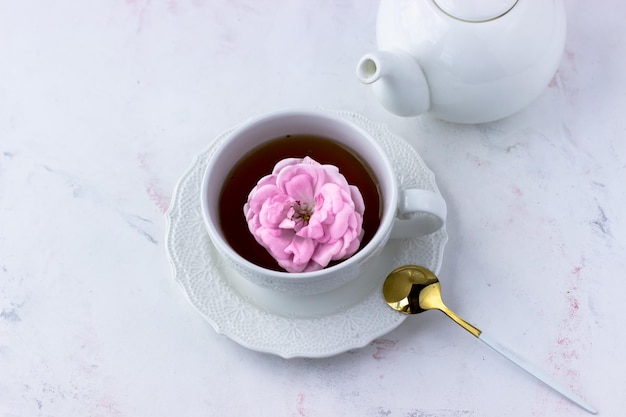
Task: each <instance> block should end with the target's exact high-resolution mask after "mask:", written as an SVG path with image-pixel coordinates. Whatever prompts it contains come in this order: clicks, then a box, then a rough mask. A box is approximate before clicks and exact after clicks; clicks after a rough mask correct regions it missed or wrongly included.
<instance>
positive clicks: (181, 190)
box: [166, 112, 447, 358]
mask: <svg viewBox="0 0 626 417" xmlns="http://www.w3.org/2000/svg"><path fill="white" fill-rule="evenodd" d="M338 114H339V115H341V116H343V117H345V118H346V119H349V120H350V121H352V122H353V123H355V124H357V125H359V126H360V127H361V128H363V129H364V130H366V131H368V132H369V133H370V134H371V135H372V136H373V137H374V138H376V139H377V140H378V141H379V142H380V144H381V146H382V147H383V149H385V151H386V152H387V153H388V155H389V156H390V158H391V159H392V161H393V162H394V168H395V170H396V175H397V176H398V180H399V184H400V186H404V187H407V186H417V187H420V188H424V189H428V190H433V191H437V192H438V191H439V190H438V188H437V185H436V183H435V178H434V174H433V173H432V171H430V170H429V169H428V167H426V165H425V164H424V162H423V161H422V159H421V157H420V156H419V154H418V153H417V151H416V150H415V149H414V148H413V147H412V146H410V145H409V144H408V143H406V142H405V141H404V140H403V139H401V138H399V137H398V136H396V135H394V134H393V133H391V132H390V131H389V130H388V129H387V128H386V127H385V126H383V125H380V124H376V123H374V122H371V121H369V120H368V119H366V118H364V117H362V116H360V115H357V114H354V113H349V112H338ZM229 134H230V131H229V132H225V133H223V134H222V135H220V136H219V137H218V138H217V139H216V140H215V141H213V143H212V144H211V145H210V146H209V148H208V149H207V150H205V151H204V152H202V153H201V154H200V155H198V157H197V159H196V161H195V162H194V164H193V165H192V167H191V168H190V169H189V171H187V173H185V175H184V176H183V177H182V178H181V179H180V181H179V183H178V185H177V187H176V189H175V191H174V195H173V196H172V201H171V204H170V207H169V209H168V211H167V213H166V219H167V230H166V250H167V254H168V257H169V260H170V262H171V264H172V269H173V273H174V278H175V279H176V280H177V281H178V283H179V284H180V285H181V287H182V289H183V291H184V292H185V294H186V295H187V297H188V299H189V301H190V302H191V304H192V305H193V306H194V307H195V308H196V309H197V310H198V311H199V312H200V314H202V316H203V317H204V318H205V319H206V320H207V321H208V322H209V323H210V324H211V325H212V326H213V327H214V328H215V330H216V331H217V332H218V333H222V334H224V335H226V336H228V337H229V338H231V339H232V340H234V341H235V342H237V343H239V344H241V345H242V346H245V347H247V348H250V349H253V350H257V351H261V352H267V353H272V354H276V355H279V356H282V357H284V358H291V357H325V356H331V355H335V354H338V353H342V352H345V351H347V350H350V349H355V348H360V347H363V346H365V345H367V344H368V343H370V342H371V341H372V340H374V339H376V338H377V337H380V336H382V335H383V334H385V333H388V332H389V331H391V330H393V329H394V328H396V327H397V326H398V325H400V323H402V321H404V319H405V318H406V316H404V315H402V314H399V313H397V312H396V311H394V310H392V309H391V308H389V306H387V304H386V303H385V301H384V299H383V297H382V293H381V288H382V283H383V281H384V279H385V277H386V275H387V273H388V272H389V271H391V270H392V269H393V268H395V267H397V266H400V265H404V264H410V263H413V264H419V265H423V266H425V267H427V268H429V269H431V270H432V271H434V272H435V273H438V272H439V269H440V267H441V259H442V257H443V248H444V246H445V243H446V241H447V234H446V230H445V227H444V228H442V229H441V230H439V231H438V232H437V233H433V234H431V235H428V236H425V237H421V238H415V239H408V240H395V241H390V243H389V244H388V245H387V246H386V247H385V249H384V250H383V253H382V255H381V256H380V262H378V263H377V265H376V268H374V269H373V270H372V271H371V273H370V274H369V275H368V276H366V277H363V279H360V280H355V281H354V282H353V283H350V284H348V285H346V286H344V287H342V288H339V289H337V290H335V291H331V292H330V293H327V294H320V295H315V296H306V297H286V296H285V295H283V294H281V293H277V292H273V291H271V290H268V289H264V288H261V287H258V286H256V285H254V284H252V283H250V282H249V281H247V280H245V279H244V278H242V277H240V276H239V275H238V274H237V273H235V272H234V271H233V270H232V269H230V268H229V267H228V266H227V265H226V264H225V263H223V262H222V260H221V258H220V257H219V256H218V255H217V253H216V250H215V248H214V247H213V244H212V243H211V241H210V240H209V238H208V235H207V233H206V231H205V228H204V223H203V220H202V213H201V212H200V185H201V182H202V176H203V174H204V170H205V167H206V165H207V162H208V160H209V158H210V157H211V154H212V153H213V151H214V150H215V148H216V146H217V145H218V144H219V143H220V142H221V141H222V140H223V139H224V138H225V137H226V136H228V135H229Z"/></svg>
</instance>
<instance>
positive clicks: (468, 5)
mask: <svg viewBox="0 0 626 417" xmlns="http://www.w3.org/2000/svg"><path fill="white" fill-rule="evenodd" d="M433 1H434V2H435V4H436V5H437V7H439V8H440V9H441V11H443V12H444V13H445V14H447V15H449V16H451V17H454V18H455V19H459V20H464V21H467V22H485V21H487V20H493V19H497V18H499V17H500V16H502V15H504V14H506V13H508V12H509V10H511V9H512V8H513V7H514V6H515V4H516V3H517V1H518V0H433Z"/></svg>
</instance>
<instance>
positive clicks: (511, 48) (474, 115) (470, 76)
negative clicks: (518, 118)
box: [357, 0, 566, 123]
mask: <svg viewBox="0 0 626 417" xmlns="http://www.w3.org/2000/svg"><path fill="white" fill-rule="evenodd" d="M565 31H566V19H565V10H564V6H563V2H562V0H381V2H380V5H379V9H378V17H377V26H376V35H377V43H378V48H379V51H376V52H371V53H368V54H366V55H365V56H363V57H362V58H361V60H360V61H359V63H358V65H357V77H358V78H359V80H360V81H361V82H363V83H365V84H369V85H371V87H372V89H373V91H374V93H375V95H376V97H377V98H378V100H379V101H380V102H381V104H382V105H383V106H384V107H385V108H386V109H387V110H389V111H390V112H392V113H394V114H397V115H399V116H417V115H419V114H422V113H425V112H430V113H432V114H433V115H434V116H436V117H438V118H440V119H444V120H448V121H452V122H459V123H482V122H489V121H493V120H497V119H501V118H503V117H506V116H509V115H511V114H513V113H515V112H517V111H519V110H521V109H523V108H524V107H526V106H527V105H528V104H529V103H530V102H531V101H533V100H534V99H535V98H537V96H539V94H541V92H542V91H543V90H544V89H545V87H546V86H547V85H548V83H549V82H550V80H551V79H552V77H553V76H554V73H555V72H556V69H557V67H558V65H559V62H560V60H561V56H562V54H563V48H564V44H565Z"/></svg>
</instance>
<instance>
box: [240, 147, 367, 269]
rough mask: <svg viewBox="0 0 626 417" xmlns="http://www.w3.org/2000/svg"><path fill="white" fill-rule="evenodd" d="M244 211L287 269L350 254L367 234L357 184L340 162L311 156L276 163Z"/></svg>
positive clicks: (310, 266)
mask: <svg viewBox="0 0 626 417" xmlns="http://www.w3.org/2000/svg"><path fill="white" fill-rule="evenodd" d="M243 211H244V214H245V216H246V220H247V221H248V228H249V229H250V232H251V233H252V234H253V235H254V237H255V239H256V241H257V242H259V244H261V245H262V246H263V247H265V248H266V249H267V251H268V252H269V253H270V254H271V255H272V256H273V257H274V259H276V261H277V262H278V264H279V265H280V266H281V267H282V268H284V269H285V270H287V271H288V272H308V271H316V270H319V269H322V268H325V267H326V266H327V265H328V264H329V263H330V262H331V261H337V260H343V259H346V258H348V257H350V256H352V255H353V254H354V253H355V252H356V251H357V250H358V248H359V245H360V244H361V238H362V237H363V213H364V211H365V204H364V202H363V197H362V196H361V193H360V191H359V189H358V188H357V187H355V186H353V185H350V184H348V182H347V181H346V178H345V177H344V176H343V175H342V174H341V173H340V172H339V170H338V169H337V167H335V166H333V165H322V164H320V163H319V162H317V161H315V160H313V159H311V158H309V157H305V158H303V159H301V158H288V159H284V160H282V161H280V162H278V163H277V164H276V166H275V167H274V170H273V171H272V173H271V174H270V175H267V176H265V177H263V178H261V180H259V182H258V183H257V185H256V186H255V187H254V189H253V190H252V191H251V192H250V194H249V195H248V201H247V203H246V204H245V205H244V208H243Z"/></svg>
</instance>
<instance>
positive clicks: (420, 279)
mask: <svg viewBox="0 0 626 417" xmlns="http://www.w3.org/2000/svg"><path fill="white" fill-rule="evenodd" d="M383 295H384V297H385V301H387V304H389V306H390V307H391V308H393V309H394V310H397V311H399V312H401V313H404V314H419V313H422V312H424V311H426V310H439V311H442V312H443V313H444V314H445V315H446V316H448V317H450V318H451V319H452V320H454V321H455V322H456V323H457V324H458V325H460V326H461V327H463V328H464V329H465V330H467V331H468V332H470V333H471V334H473V335H474V336H475V337H477V338H478V339H479V340H481V341H482V342H484V343H485V344H486V345H487V346H489V347H490V348H492V349H493V350H495V351H496V352H498V353H499V354H501V355H502V356H504V357H505V358H507V359H508V360H510V361H511V362H513V363H514V364H515V365H517V366H519V367H520V368H521V369H523V370H524V371H526V372H528V373H529V374H530V375H532V376H534V377H535V378H537V379H538V380H540V381H541V382H543V383H544V384H546V385H547V386H549V387H550V388H552V389H553V390H555V391H556V392H558V393H560V394H561V395H563V396H564V397H566V398H568V399H570V400H571V401H572V402H574V403H576V404H577V405H578V406H580V407H582V408H584V409H585V410H587V411H588V412H590V413H592V414H597V413H598V412H597V411H596V410H595V409H594V408H593V407H592V406H591V405H590V404H589V403H587V402H586V401H585V400H583V399H582V398H580V397H578V396H577V395H576V394H574V393H573V392H572V391H571V390H570V389H569V388H567V387H566V386H564V385H562V384H560V383H559V382H557V381H555V380H554V379H553V378H551V377H550V376H549V375H548V374H546V373H545V372H543V371H541V370H540V369H538V368H536V367H535V366H533V365H532V364H530V363H528V362H526V361H525V360H524V359H523V358H521V357H520V356H518V355H517V354H515V353H514V352H512V351H510V350H509V349H507V348H505V347H504V346H502V345H501V344H499V343H498V342H496V341H495V340H493V339H491V338H490V337H488V336H486V335H485V333H483V332H482V331H481V330H479V329H478V328H476V327H475V326H472V325H471V324H469V323H468V322H466V321H465V320H463V319H462V318H461V317H459V316H457V315H456V314H455V313H454V312H453V311H452V310H450V309H449V308H448V307H446V305H445V304H444V303H443V300H442V299H441V286H440V284H439V279H438V278H437V277H436V276H435V274H434V273H433V272H432V271H430V270H428V269H426V268H424V267H422V266H418V265H405V266H401V267H399V268H396V269H394V270H393V271H391V273H390V274H389V275H388V276H387V279H386V280H385V283H384V284H383Z"/></svg>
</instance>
